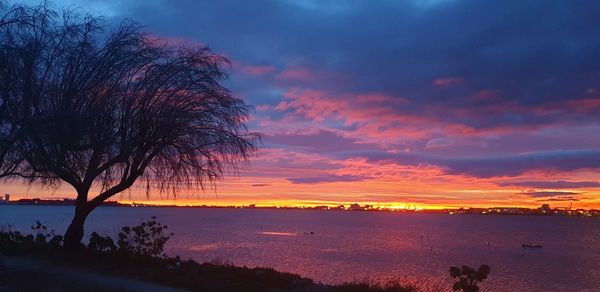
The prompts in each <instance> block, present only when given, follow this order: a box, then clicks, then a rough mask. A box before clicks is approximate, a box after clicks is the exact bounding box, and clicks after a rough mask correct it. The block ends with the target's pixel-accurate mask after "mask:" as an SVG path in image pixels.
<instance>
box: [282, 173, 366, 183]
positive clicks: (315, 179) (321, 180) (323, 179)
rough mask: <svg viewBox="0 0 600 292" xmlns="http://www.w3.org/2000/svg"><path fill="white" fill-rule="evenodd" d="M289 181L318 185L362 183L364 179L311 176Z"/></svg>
mask: <svg viewBox="0 0 600 292" xmlns="http://www.w3.org/2000/svg"><path fill="white" fill-rule="evenodd" d="M287 180H288V181H290V182H291V183H294V184H318V183H333V182H354V181H362V180H364V178H363V177H360V176H354V175H334V174H329V175H322V176H311V177H295V178H288V179H287Z"/></svg>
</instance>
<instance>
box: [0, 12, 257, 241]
mask: <svg viewBox="0 0 600 292" xmlns="http://www.w3.org/2000/svg"><path fill="white" fill-rule="evenodd" d="M23 14H25V15H26V17H25V18H27V19H30V20H31V21H30V22H21V23H13V24H7V25H5V26H3V28H2V34H3V35H2V39H3V40H4V43H5V45H3V47H2V50H3V51H2V53H1V54H2V55H3V56H4V55H6V57H5V58H6V59H7V62H9V63H15V64H18V67H17V68H16V69H11V70H8V71H10V72H8V73H6V75H7V76H8V79H9V80H16V81H14V82H16V83H17V86H6V87H7V88H10V89H8V91H11V93H10V96H17V97H18V101H17V102H16V104H17V105H18V106H17V107H18V108H19V109H20V111H18V112H19V114H16V115H15V116H14V117H12V116H10V117H9V120H10V121H12V122H14V124H16V123H17V122H21V123H22V124H23V125H22V126H21V128H22V130H21V131H22V133H23V134H22V135H21V138H19V139H20V142H19V145H18V149H19V154H20V155H22V156H23V157H24V158H23V159H24V161H25V162H26V163H21V164H20V166H19V167H20V171H19V175H21V176H23V177H26V178H28V179H29V181H30V183H33V182H39V183H43V184H54V183H58V182H59V181H63V182H66V183H68V184H69V185H71V186H73V188H74V189H75V190H76V192H77V199H76V207H75V215H74V218H73V220H72V222H71V224H70V225H69V227H68V229H67V231H66V233H65V237H64V240H65V247H67V248H70V249H74V248H77V247H78V246H79V245H80V241H81V239H82V238H83V227H84V223H85V220H86V218H87V216H88V215H89V214H90V212H92V210H94V209H95V208H96V207H97V206H99V205H100V204H101V203H102V202H103V201H105V200H107V199H108V198H110V197H112V196H114V195H116V194H118V193H120V192H122V191H124V190H126V189H128V188H129V187H131V186H132V185H133V184H134V183H135V182H136V181H138V180H139V179H143V180H144V181H145V182H146V184H147V188H148V189H150V188H151V187H155V188H158V189H159V190H161V191H164V190H173V191H175V190H177V189H179V188H181V187H187V188H192V187H199V188H203V186H204V185H205V182H213V181H215V180H217V179H220V178H222V176H223V171H224V169H225V167H228V166H229V167H232V168H233V169H234V170H235V169H236V167H237V165H239V163H240V162H244V161H246V160H247V158H248V157H249V155H250V154H251V152H252V151H253V150H254V148H255V142H256V141H257V139H258V138H259V137H258V136H257V135H256V134H254V133H249V132H248V131H247V129H246V127H245V125H244V122H245V121H246V119H247V116H248V112H249V110H250V108H249V107H248V106H247V105H245V104H244V102H243V101H242V100H241V99H239V98H237V97H235V96H232V95H231V94H230V92H229V91H228V90H227V89H226V88H225V87H223V86H222V85H221V83H220V81H221V80H223V79H225V78H226V77H227V74H226V72H225V69H226V67H227V66H228V65H229V62H228V60H227V59H225V58H224V57H221V56H219V55H216V54H214V53H212V52H211V51H210V50H209V49H208V48H206V47H170V46H168V45H167V44H165V43H162V42H160V41H157V40H153V39H152V38H149V37H148V35H146V34H144V33H142V32H141V30H140V27H139V25H137V24H136V23H133V22H130V21H126V22H123V23H122V24H121V25H120V26H118V27H116V28H115V29H114V30H110V31H108V32H106V31H105V30H106V27H105V26H104V25H103V24H102V21H101V20H99V19H97V18H93V17H90V16H84V17H80V16H78V15H77V14H75V13H73V12H69V11H67V12H63V13H60V14H59V13H56V12H54V11H53V10H51V9H48V8H47V6H46V5H42V6H39V7H35V8H27V9H25V10H23ZM9 50H14V53H13V52H9ZM3 69H4V68H3ZM11 82H12V81H11ZM93 186H98V188H99V189H100V190H99V192H97V193H96V194H95V195H94V196H92V194H90V190H91V189H92V187H93Z"/></svg>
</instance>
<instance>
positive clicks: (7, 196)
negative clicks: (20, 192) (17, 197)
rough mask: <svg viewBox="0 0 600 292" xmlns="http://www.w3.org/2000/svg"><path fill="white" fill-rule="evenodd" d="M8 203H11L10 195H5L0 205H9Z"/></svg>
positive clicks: (0, 200)
mask: <svg viewBox="0 0 600 292" xmlns="http://www.w3.org/2000/svg"><path fill="white" fill-rule="evenodd" d="M8 203H10V195H9V194H4V198H3V199H1V198H0V204H8Z"/></svg>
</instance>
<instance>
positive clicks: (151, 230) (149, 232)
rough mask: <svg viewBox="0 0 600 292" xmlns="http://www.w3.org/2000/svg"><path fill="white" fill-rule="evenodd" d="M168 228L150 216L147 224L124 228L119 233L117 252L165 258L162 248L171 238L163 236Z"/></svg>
mask: <svg viewBox="0 0 600 292" xmlns="http://www.w3.org/2000/svg"><path fill="white" fill-rule="evenodd" d="M167 229H168V227H167V226H166V225H162V224H161V223H160V222H158V221H157V220H156V217H154V216H152V217H151V218H150V220H148V221H147V222H142V223H141V224H140V225H137V226H134V227H128V226H125V227H123V228H122V229H121V232H119V240H118V241H117V244H118V246H119V250H122V251H125V252H128V253H132V254H137V255H142V256H153V257H157V256H161V255H162V256H165V255H164V253H163V250H164V246H165V244H166V243H167V241H168V240H169V239H170V238H171V236H173V233H170V234H165V232H166V231H167Z"/></svg>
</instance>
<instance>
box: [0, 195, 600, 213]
mask: <svg viewBox="0 0 600 292" xmlns="http://www.w3.org/2000/svg"><path fill="white" fill-rule="evenodd" d="M0 206H75V201H74V200H71V199H64V200H43V199H21V200H18V201H11V202H9V203H3V204H0ZM101 206H102V207H118V208H185V209H254V210H318V211H334V212H348V211H350V212H387V213H401V214H448V215H511V216H523V215H530V216H531V215H533V216H570V217H600V210H597V209H590V210H586V209H576V210H569V209H565V208H560V209H558V208H557V209H543V208H535V209H534V208H521V207H490V208H456V209H391V208H365V207H360V206H359V205H358V204H353V205H351V207H350V208H345V207H344V208H341V206H343V205H340V207H327V206H317V207H293V206H255V205H247V206H235V205H231V206H212V205H187V206H181V205H156V204H137V203H134V204H123V203H120V202H117V201H108V202H104V203H103V204H102V205H101ZM357 206H358V207H357ZM367 206H368V205H367Z"/></svg>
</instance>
